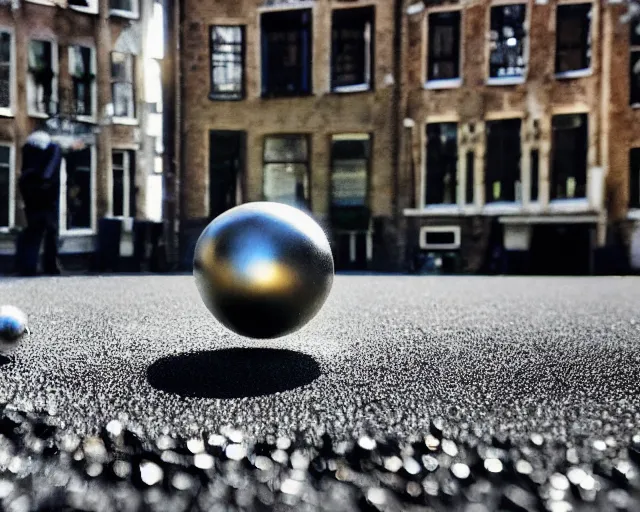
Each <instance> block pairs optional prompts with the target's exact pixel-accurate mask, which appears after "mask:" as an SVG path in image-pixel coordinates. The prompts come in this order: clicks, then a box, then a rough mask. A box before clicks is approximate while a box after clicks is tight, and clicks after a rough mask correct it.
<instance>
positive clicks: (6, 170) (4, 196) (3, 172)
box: [0, 146, 11, 227]
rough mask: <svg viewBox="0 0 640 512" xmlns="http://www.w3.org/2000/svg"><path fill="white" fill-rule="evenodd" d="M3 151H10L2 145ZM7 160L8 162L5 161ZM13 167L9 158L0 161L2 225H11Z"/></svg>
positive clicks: (0, 210) (0, 222)
mask: <svg viewBox="0 0 640 512" xmlns="http://www.w3.org/2000/svg"><path fill="white" fill-rule="evenodd" d="M0 149H2V151H5V150H6V151H9V148H7V147H4V146H0ZM5 162H6V163H5ZM10 173H11V167H10V166H9V160H8V159H7V160H5V159H2V161H0V227H8V226H9V207H10V205H9V196H10V194H11V189H10V186H11V179H10Z"/></svg>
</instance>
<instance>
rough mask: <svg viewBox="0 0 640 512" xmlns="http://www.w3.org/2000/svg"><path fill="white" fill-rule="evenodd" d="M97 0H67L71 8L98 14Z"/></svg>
mask: <svg viewBox="0 0 640 512" xmlns="http://www.w3.org/2000/svg"><path fill="white" fill-rule="evenodd" d="M98 2H99V0H69V2H68V5H69V7H71V8H72V9H74V10H76V11H80V12H86V13H87V14H98Z"/></svg>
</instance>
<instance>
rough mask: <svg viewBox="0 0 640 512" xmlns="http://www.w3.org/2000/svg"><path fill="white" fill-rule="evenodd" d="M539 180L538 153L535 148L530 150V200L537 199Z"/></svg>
mask: <svg viewBox="0 0 640 512" xmlns="http://www.w3.org/2000/svg"><path fill="white" fill-rule="evenodd" d="M539 180H540V154H539V151H538V150H537V149H532V150H531V196H530V197H531V201H537V200H538V188H539V185H538V181H539Z"/></svg>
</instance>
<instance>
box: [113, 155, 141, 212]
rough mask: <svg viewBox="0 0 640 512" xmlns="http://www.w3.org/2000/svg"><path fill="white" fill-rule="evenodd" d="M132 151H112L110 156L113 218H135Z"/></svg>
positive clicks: (133, 160)
mask: <svg viewBox="0 0 640 512" xmlns="http://www.w3.org/2000/svg"><path fill="white" fill-rule="evenodd" d="M134 162H135V158H134V153H133V151H126V150H114V151H113V152H112V154H111V166H112V171H113V181H112V188H111V210H112V211H111V213H112V215H113V216H114V217H135V215H136V205H135V197H136V194H135V192H136V180H135V167H134Z"/></svg>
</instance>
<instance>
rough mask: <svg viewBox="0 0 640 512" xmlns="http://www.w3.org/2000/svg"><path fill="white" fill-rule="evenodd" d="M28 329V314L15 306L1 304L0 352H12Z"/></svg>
mask: <svg viewBox="0 0 640 512" xmlns="http://www.w3.org/2000/svg"><path fill="white" fill-rule="evenodd" d="M26 332H28V331H27V315H25V314H24V313H23V312H22V311H21V310H19V309H18V308H17V307H15V306H0V352H10V351H11V350H13V349H14V348H15V346H16V345H17V344H18V342H19V341H20V339H21V338H22V336H24V334H25V333H26Z"/></svg>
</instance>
